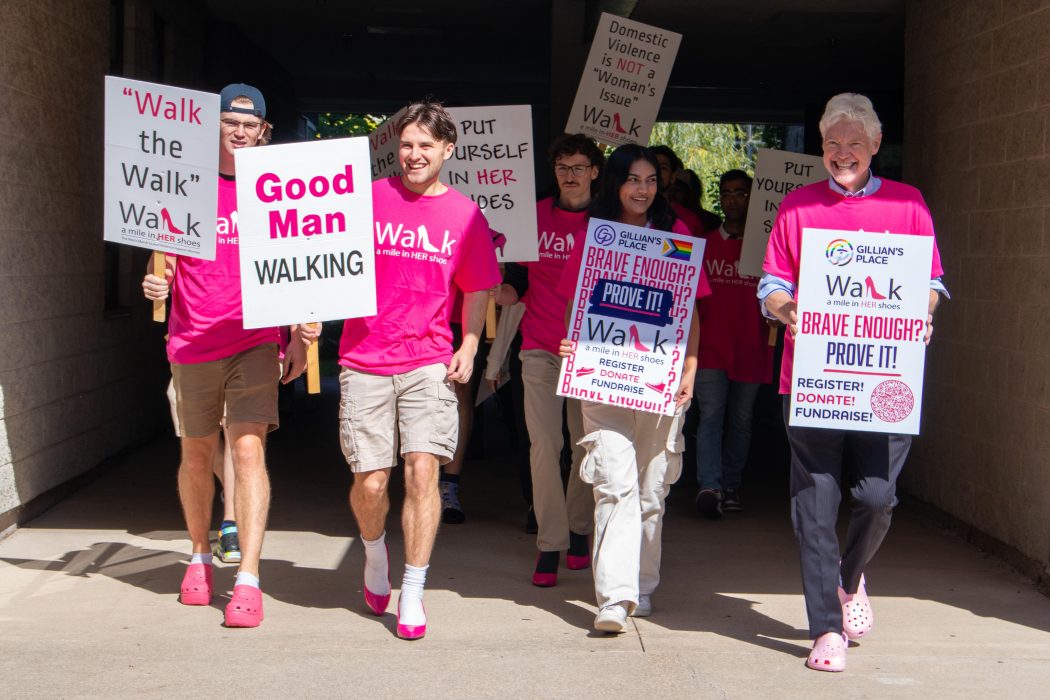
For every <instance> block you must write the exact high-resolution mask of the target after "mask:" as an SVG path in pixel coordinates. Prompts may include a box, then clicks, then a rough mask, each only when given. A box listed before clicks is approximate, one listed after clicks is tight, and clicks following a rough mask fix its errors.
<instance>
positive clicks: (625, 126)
mask: <svg viewBox="0 0 1050 700" xmlns="http://www.w3.org/2000/svg"><path fill="white" fill-rule="evenodd" d="M681 41H682V35H681V34H675V33H674V32H669V31H666V30H663V29H659V28H657V27H651V26H649V25H647V24H642V23H641V22H635V21H633V20H629V19H625V18H623V17H619V16H617V15H611V14H609V13H607V12H603V13H602V16H601V18H600V19H599V20H598V28H597V29H596V30H595V32H594V41H593V42H592V43H591V51H590V53H589V54H588V55H587V63H586V65H584V68H583V75H582V76H581V77H580V86H579V88H577V90H576V100H575V101H574V102H573V104H572V111H571V112H569V121H568V123H567V124H566V126H565V131H566V132H567V133H570V134H575V133H577V132H580V133H584V134H587V135H588V136H591V137H593V138H594V139H595V140H597V141H600V142H602V143H607V144H609V145H610V146H621V145H623V144H625V143H640V144H642V145H643V146H644V145H646V144H647V143H649V134H650V132H652V130H653V124H655V123H656V116H657V114H658V113H659V111H660V103H661V102H663V99H664V90H665V89H666V88H667V81H668V79H669V78H670V77H671V68H672V67H673V66H674V59H675V56H676V55H677V54H678V45H679V44H680V43H681Z"/></svg>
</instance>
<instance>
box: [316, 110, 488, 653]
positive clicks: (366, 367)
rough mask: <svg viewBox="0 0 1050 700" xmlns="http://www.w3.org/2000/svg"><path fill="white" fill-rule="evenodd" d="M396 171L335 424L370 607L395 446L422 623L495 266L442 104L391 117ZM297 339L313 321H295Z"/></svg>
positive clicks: (413, 627)
mask: <svg viewBox="0 0 1050 700" xmlns="http://www.w3.org/2000/svg"><path fill="white" fill-rule="evenodd" d="M396 130H397V133H398V134H399V135H400V147H399V150H398V160H399V162H400V165H401V171H402V175H400V176H393V177H389V178H386V179H383V180H377V181H376V182H374V183H373V184H372V207H373V211H374V218H375V252H376V256H375V261H376V298H377V308H376V314H375V316H369V317H367V318H352V319H347V320H346V322H345V324H344V326H343V337H342V340H341V342H340V344H339V364H340V365H342V367H343V369H342V372H341V373H340V376H339V384H340V388H341V395H342V400H341V403H340V408H339V426H340V427H339V432H340V442H341V445H342V449H343V455H344V456H345V457H346V461H347V463H348V464H349V465H350V470H351V471H352V472H353V474H354V482H353V486H352V487H351V489H350V507H351V509H352V510H353V513H354V517H355V518H356V520H357V524H358V527H359V528H360V530H361V540H362V542H363V544H364V546H365V571H364V598H365V602H366V604H367V605H368V607H369V608H370V609H371V610H372V612H373V613H375V614H376V615H382V614H383V613H384V612H385V611H386V608H387V605H388V604H389V602H390V593H391V587H390V574H389V568H390V567H389V560H388V554H387V547H386V541H385V539H386V529H385V527H386V516H387V511H388V510H389V509H390V499H389V496H388V488H389V485H390V472H391V469H392V468H393V467H395V466H396V465H397V460H398V454H399V453H400V455H401V456H402V457H403V458H404V469H405V502H404V506H403V511H402V514H401V524H402V528H403V530H404V536H405V572H404V577H403V578H402V582H401V595H400V597H399V598H398V604H397V618H398V621H397V635H398V636H399V637H401V638H403V639H419V638H421V637H423V636H424V635H425V634H426V625H427V617H426V610H425V609H424V607H423V589H424V586H425V584H426V575H427V569H428V566H429V562H430V555H431V552H432V550H433V546H434V539H435V537H436V535H437V528H438V523H439V521H440V518H441V498H440V496H439V494H438V472H439V467H440V465H442V464H447V463H448V462H449V460H451V459H452V456H453V453H454V452H455V450H456V442H457V431H458V420H459V416H458V412H457V409H456V393H455V391H454V389H453V388H452V382H460V383H466V382H469V381H470V378H471V374H472V373H473V368H474V355H475V353H476V352H477V348H478V338H479V334H480V333H481V328H482V324H483V323H484V320H485V309H486V307H487V304H488V298H489V296H490V290H491V289H492V288H493V287H495V286H496V285H498V284H499V282H500V274H499V266H498V264H497V262H496V252H495V249H494V248H493V245H492V241H491V239H490V236H489V226H488V223H487V222H486V220H485V216H484V215H483V214H482V213H481V210H480V209H478V207H477V205H475V204H474V202H472V201H471V200H470V198H469V197H467V196H465V195H463V194H461V193H459V192H457V191H456V190H454V189H452V188H450V187H448V186H447V185H445V184H444V183H442V182H441V180H440V175H441V167H442V166H443V165H444V163H445V161H446V160H448V159H449V158H450V157H451V156H452V153H453V149H454V147H455V143H456V137H457V133H456V125H455V123H454V122H453V121H452V118H451V117H450V116H449V114H448V112H446V111H445V110H444V108H443V107H441V105H439V104H437V103H433V102H417V103H415V104H412V105H409V106H408V108H407V109H406V111H405V113H404V114H403V115H402V116H401V118H400V120H399V122H398V123H397V125H396ZM453 284H455V286H456V287H458V288H459V289H460V290H461V291H462V292H463V311H462V316H461V319H460V320H461V323H462V326H463V341H462V343H461V344H460V346H459V349H458V350H456V351H455V352H454V353H453V348H452V331H451V330H450V329H449V304H450V295H451V294H452V291H451V289H452V285H453ZM300 334H301V337H302V340H303V342H304V343H309V342H312V340H313V339H314V338H316V335H317V333H316V331H313V330H312V329H311V330H309V331H304V330H301V331H300Z"/></svg>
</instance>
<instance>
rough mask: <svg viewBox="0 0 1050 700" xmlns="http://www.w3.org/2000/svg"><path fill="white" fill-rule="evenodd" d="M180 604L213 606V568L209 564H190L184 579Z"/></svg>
mask: <svg viewBox="0 0 1050 700" xmlns="http://www.w3.org/2000/svg"><path fill="white" fill-rule="evenodd" d="M179 602H180V603H182V604H183V605H210V604H211V566H210V565H209V564H190V565H189V566H187V567H186V574H185V575H184V576H183V577H182V588H181V592H180V593H179Z"/></svg>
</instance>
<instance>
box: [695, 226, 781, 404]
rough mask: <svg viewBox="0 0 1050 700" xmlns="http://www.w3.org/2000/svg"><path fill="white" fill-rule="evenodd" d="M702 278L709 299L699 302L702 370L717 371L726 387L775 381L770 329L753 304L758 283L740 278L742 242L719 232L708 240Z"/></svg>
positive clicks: (710, 235) (714, 233)
mask: <svg viewBox="0 0 1050 700" xmlns="http://www.w3.org/2000/svg"><path fill="white" fill-rule="evenodd" d="M706 240H707V246H706V247H705V248H704V272H705V273H707V279H708V281H709V282H710V284H711V296H709V297H705V298H704V299H701V300H700V357H699V358H698V360H699V366H700V369H718V370H722V371H724V372H725V373H726V376H728V377H729V379H730V381H734V382H749V383H753V384H764V383H767V382H770V381H772V379H773V348H772V347H770V345H769V326H768V325H766V321H765V319H764V318H763V317H762V312H761V311H760V310H759V308H758V306H757V305H756V304H755V292H756V290H757V289H758V278H757V277H750V276H747V275H741V274H740V272H739V269H738V268H739V263H740V249H741V247H742V245H743V242H744V241H743V239H742V238H729V236H728V234H726V233H724V231H723V229H719V230H717V231H712V232H711V233H709V234H708V235H707V238H706Z"/></svg>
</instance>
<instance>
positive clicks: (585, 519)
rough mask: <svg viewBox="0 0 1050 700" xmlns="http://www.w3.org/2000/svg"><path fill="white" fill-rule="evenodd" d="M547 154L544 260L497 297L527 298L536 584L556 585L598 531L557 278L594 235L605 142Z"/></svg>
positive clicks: (586, 563)
mask: <svg viewBox="0 0 1050 700" xmlns="http://www.w3.org/2000/svg"><path fill="white" fill-rule="evenodd" d="M548 155H549V159H550V165H551V168H552V169H553V170H554V178H555V180H556V182H557V183H558V192H557V195H556V196H555V197H547V198H545V199H541V200H540V201H539V202H538V203H537V204H536V223H537V227H538V233H539V260H536V261H535V262H525V263H520V264H519V265H515V264H514V263H511V264H509V265H508V266H507V279H506V281H505V283H504V284H503V285H502V287H501V288H500V293H499V298H498V301H499V303H500V304H503V305H504V306H511V305H513V304H516V303H518V301H519V300H520V301H522V302H523V303H524V304H525V314H524V316H522V319H521V338H522V341H521V355H520V357H521V379H522V384H523V389H524V399H525V401H524V404H525V424H526V427H527V428H528V431H529V464H530V469H531V475H532V504H533V509H534V512H535V514H536V523H537V537H536V548H537V549H538V550H539V554H538V555H537V557H536V566H535V569H534V571H533V573H532V583H533V585H536V586H542V587H550V586H554V585H555V584H557V582H558V565H559V562H560V559H561V553H562V552H563V551H564V552H565V553H566V554H565V564H566V566H567V567H568V568H569V569H575V570H578V569H587V568H589V567H590V565H591V557H590V543H589V542H588V536H589V535H590V534H591V532H592V531H593V530H594V496H593V495H592V494H591V489H590V487H589V486H588V485H586V484H584V483H583V481H582V480H581V479H580V462H582V461H583V454H584V450H583V447H582V446H580V445H579V444H578V443H579V441H580V439H581V438H582V437H583V415H582V413H581V412H580V402H579V400H577V399H564V398H562V397H561V396H558V395H557V389H558V376H559V375H560V374H561V358H560V357H558V345H559V344H560V343H561V339H562V338H564V337H565V307H566V304H568V302H569V298H568V296H565V295H563V294H561V293H559V291H558V283H559V282H560V281H561V274H562V270H563V269H564V268H565V264H566V262H568V259H569V255H570V254H571V253H572V251H573V250H574V249H575V248H576V246H577V245H579V246H580V247H581V248H582V247H583V241H584V240H585V239H586V237H587V224H588V222H589V221H590V215H589V214H588V211H587V207H588V206H589V205H590V203H591V190H592V189H593V185H594V182H595V181H596V179H597V178H598V175H599V173H600V172H601V168H602V164H603V163H604V161H605V157H604V156H603V155H602V152H601V150H600V149H599V148H598V145H597V144H596V143H595V142H594V140H593V139H591V138H590V137H589V136H586V135H584V134H563V135H562V136H559V137H558V138H557V139H555V140H554V142H553V143H552V144H551V147H550V149H549V151H548ZM563 406H564V411H565V422H566V424H567V427H568V431H569V442H570V445H571V446H572V464H571V466H570V468H569V475H568V483H567V485H564V486H563V484H562V476H561V453H562V445H563V444H564V438H563V437H562V410H563Z"/></svg>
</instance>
